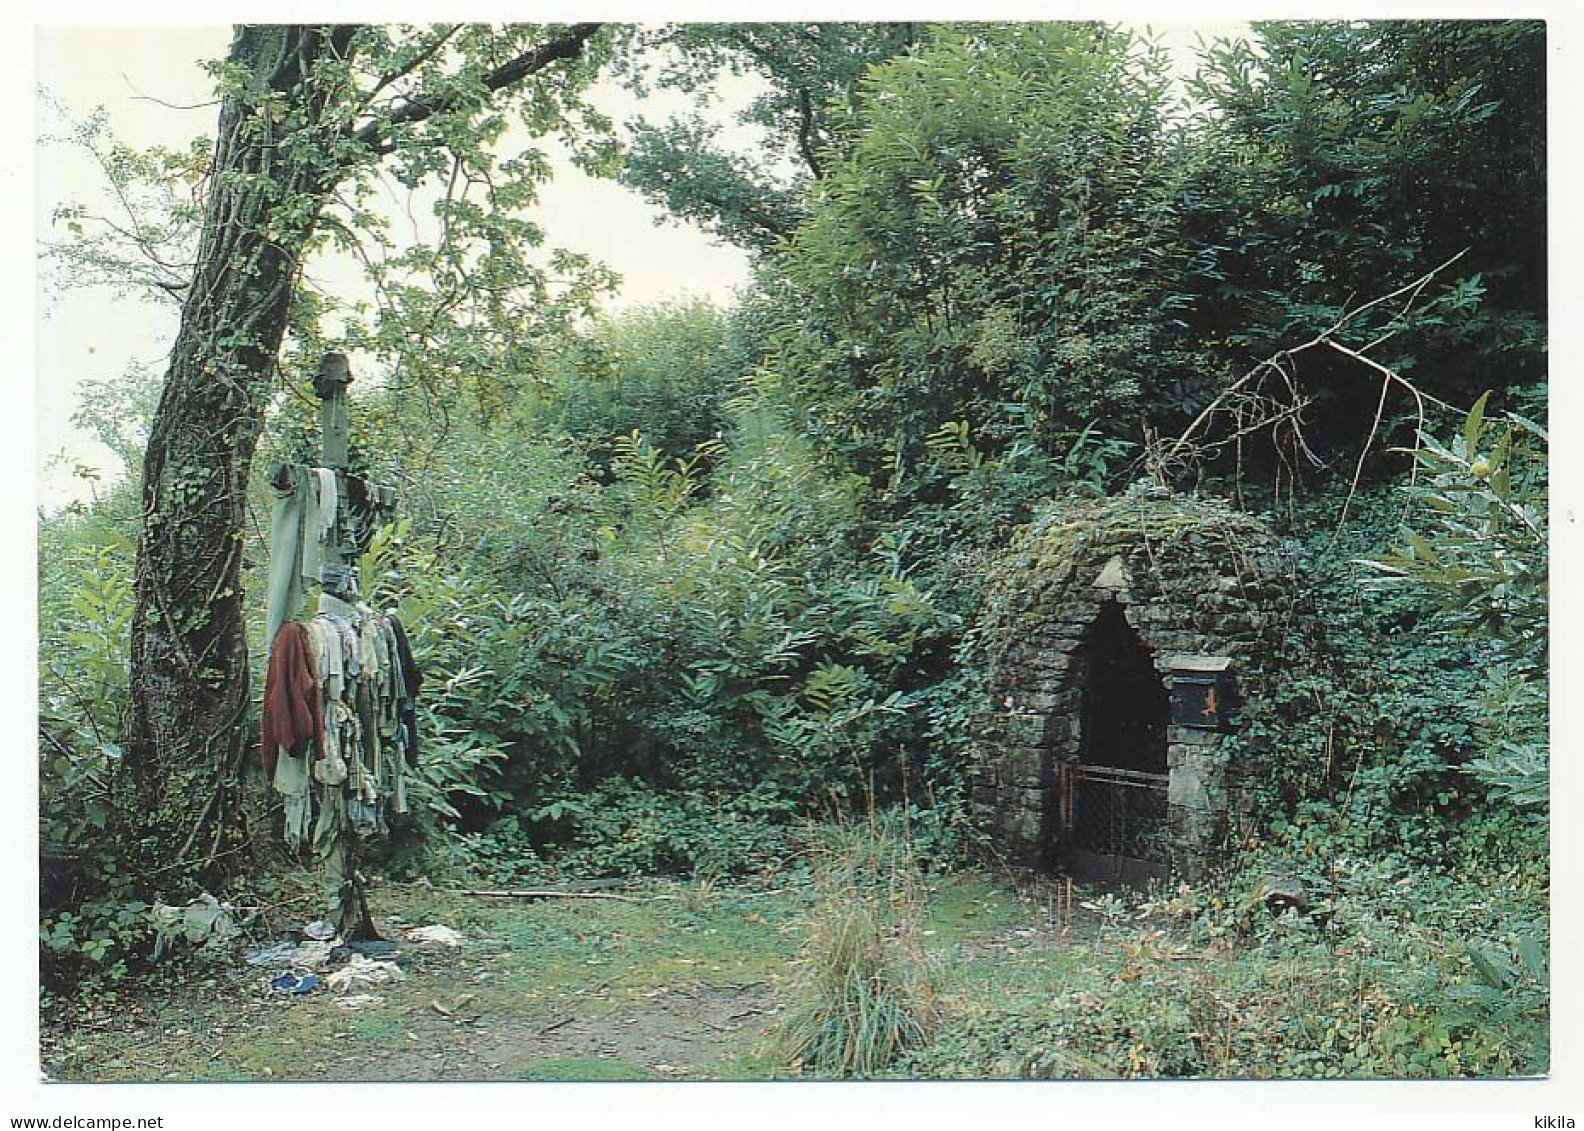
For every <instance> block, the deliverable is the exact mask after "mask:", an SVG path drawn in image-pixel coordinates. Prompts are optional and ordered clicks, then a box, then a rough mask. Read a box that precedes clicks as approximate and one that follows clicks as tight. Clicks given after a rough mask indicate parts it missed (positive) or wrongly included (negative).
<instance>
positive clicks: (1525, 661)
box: [1364, 393, 1550, 814]
mask: <svg viewBox="0 0 1584 1131" xmlns="http://www.w3.org/2000/svg"><path fill="white" fill-rule="evenodd" d="M1488 398H1489V394H1488V393H1487V394H1486V395H1485V396H1482V397H1480V399H1479V400H1478V401H1477V402H1476V403H1475V405H1474V407H1473V409H1471V410H1470V412H1469V414H1468V417H1467V419H1466V420H1465V421H1464V423H1463V428H1462V431H1461V433H1460V434H1459V435H1458V436H1456V437H1454V438H1453V439H1452V441H1451V443H1449V444H1443V443H1441V442H1440V441H1438V440H1437V439H1436V438H1435V437H1434V436H1431V435H1428V434H1424V433H1421V434H1420V436H1419V447H1418V448H1417V449H1416V450H1415V453H1414V455H1415V459H1416V461H1417V463H1418V466H1419V471H1420V472H1421V474H1422V476H1423V477H1422V478H1421V479H1418V480H1417V481H1416V482H1415V483H1413V484H1412V485H1411V486H1410V487H1409V488H1407V494H1408V497H1409V498H1410V499H1411V500H1412V502H1413V504H1414V506H1415V511H1414V515H1413V521H1412V524H1411V526H1410V527H1408V528H1405V530H1404V544H1403V545H1402V546H1401V547H1399V548H1396V549H1394V550H1393V551H1392V552H1390V553H1389V554H1387V555H1385V556H1381V557H1376V558H1372V559H1367V560H1366V561H1365V563H1364V564H1366V565H1368V566H1370V567H1372V568H1374V569H1375V570H1376V571H1378V573H1379V574H1380V575H1381V578H1380V581H1381V583H1386V584H1398V585H1409V586H1413V587H1416V588H1418V589H1421V590H1423V591H1425V592H1427V593H1429V594H1431V595H1433V596H1434V597H1436V598H1438V599H1439V600H1440V601H1441V603H1442V619H1443V621H1445V622H1447V623H1449V624H1450V625H1451V626H1452V627H1453V628H1454V629H1455V630H1456V631H1458V632H1459V633H1461V634H1463V635H1464V636H1466V637H1469V638H1471V639H1473V640H1475V641H1477V642H1479V643H1478V651H1479V653H1480V656H1479V659H1480V668H1481V670H1483V671H1484V672H1485V673H1486V685H1485V688H1484V691H1485V694H1484V696H1483V698H1482V701H1481V702H1480V707H1479V710H1478V712H1477V715H1476V717H1475V726H1476V730H1477V736H1478V738H1479V741H1480V743H1481V746H1482V752H1481V755H1480V757H1478V758H1476V759H1474V760H1472V761H1471V762H1470V763H1469V765H1468V767H1467V768H1468V772H1469V773H1471V774H1473V775H1474V776H1475V777H1476V778H1478V779H1479V780H1480V781H1482V782H1484V783H1485V784H1486V785H1487V786H1488V787H1489V788H1490V789H1491V790H1492V792H1493V793H1494V794H1495V795H1496V796H1498V797H1502V798H1505V799H1506V800H1508V801H1509V802H1511V803H1512V804H1514V805H1516V806H1518V807H1519V808H1521V809H1525V810H1529V811H1532V812H1539V813H1542V814H1543V813H1544V812H1545V810H1546V808H1547V804H1548V801H1549V797H1550V791H1549V772H1548V765H1547V763H1548V758H1547V720H1548V712H1547V709H1546V672H1547V663H1546V659H1547V654H1548V651H1549V647H1548V645H1549V636H1548V632H1547V616H1548V613H1549V602H1548V587H1547V564H1548V561H1549V555H1548V553H1547V541H1546V481H1545V444H1546V439H1547V438H1546V434H1545V431H1544V430H1543V429H1542V428H1541V427H1540V426H1539V425H1538V424H1536V423H1534V422H1533V421H1531V420H1529V419H1528V418H1526V417H1524V416H1520V415H1518V414H1516V413H1513V414H1509V415H1508V416H1507V418H1506V420H1505V421H1504V422H1502V423H1501V424H1500V425H1497V424H1495V423H1494V422H1492V421H1490V420H1488V419H1486V417H1485V406H1486V402H1487V400H1488ZM1413 527H1417V528H1418V529H1414V528H1413Z"/></svg>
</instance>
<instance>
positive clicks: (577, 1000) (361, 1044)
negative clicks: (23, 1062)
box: [42, 877, 1093, 1081]
mask: <svg viewBox="0 0 1584 1131" xmlns="http://www.w3.org/2000/svg"><path fill="white" fill-rule="evenodd" d="M374 903H375V907H374V910H375V916H376V921H377V922H378V923H379V924H380V926H381V928H382V930H384V931H385V933H386V934H387V935H388V936H389V937H391V938H392V939H397V940H400V939H401V938H402V936H403V932H404V931H405V930H406V929H408V928H410V927H412V926H417V925H422V924H430V923H440V924H444V925H448V926H451V927H453V928H455V929H457V930H459V931H460V932H461V934H462V936H463V938H464V939H465V942H464V945H463V946H461V947H460V948H450V947H446V946H443V945H437V944H429V945H419V944H414V943H410V942H403V943H402V953H403V957H404V960H405V963H406V972H407V977H406V979H405V980H403V981H400V982H393V983H388V984H385V985H381V986H377V987H367V988H364V989H363V990H362V991H361V992H364V993H369V994H372V995H373V996H374V998H375V999H376V1000H373V1001H369V1002H366V1003H365V1004H364V1005H363V1006H362V1007H361V1008H356V1009H351V1008H347V1006H346V1004H345V1003H344V1000H343V999H344V997H345V996H346V995H345V994H337V993H333V992H328V991H325V990H321V991H319V992H315V993H312V994H308V995H304V996H300V997H291V996H283V995H280V994H277V993H271V992H270V991H269V990H268V987H267V983H268V979H269V976H270V975H271V973H273V972H274V971H273V970H267V969H260V968H257V967H249V966H247V965H245V964H244V963H242V962H241V961H240V958H239V957H238V956H232V957H230V958H228V959H227V960H226V961H225V962H222V963H209V964H201V963H193V962H189V963H187V964H186V965H185V966H184V967H183V966H178V967H170V968H168V969H167V970H166V971H165V972H164V975H163V979H162V981H163V985H161V983H160V980H156V981H155V982H153V983H150V982H143V983H139V984H137V985H136V986H135V989H129V992H127V993H126V994H125V995H124V996H123V997H122V998H120V999H118V1000H115V1001H110V1002H105V1003H103V1004H100V1005H97V1006H95V1005H88V1006H81V1005H79V1006H77V1007H74V1009H73V1010H72V1012H71V1014H70V1016H62V1017H49V1016H46V1017H44V1018H43V1022H44V1026H43V1028H44V1032H43V1039H42V1066H43V1071H44V1072H45V1073H46V1074H47V1075H48V1076H50V1077H51V1078H54V1079H60V1080H335V1081H383V1080H416V1081H440V1080H446V1081H464V1080H634V1079H650V1080H653V1079H766V1078H773V1077H776V1076H779V1075H781V1074H782V1073H783V1072H784V1069H783V1068H782V1067H781V1066H780V1064H779V1063H778V1062H777V1060H776V1059H775V1057H774V1056H773V1055H772V1054H771V1052H770V1050H769V1048H768V1043H767V1041H766V1036H767V1033H768V1032H769V1031H770V1030H771V1029H772V1027H773V1024H774V1021H775V1017H776V1010H777V1008H778V1006H777V1002H778V999H779V998H780V997H782V996H784V995H783V994H781V993H780V992H779V990H780V989H781V987H782V984H783V982H784V980H785V979H787V978H789V977H791V976H793V975H792V965H791V964H792V962H793V961H794V959H795V956H796V954H797V950H798V947H799V946H800V945H801V943H802V941H803V938H804V923H805V915H806V913H807V910H808V906H809V895H808V893H807V892H806V891H801V890H796V889H777V890H775V891H763V892H754V891H731V890H711V889H707V888H702V889H701V888H698V887H690V886H688V885H685V884H672V885H669V886H661V887H656V888H653V889H648V890H647V892H646V894H643V895H641V896H640V898H639V899H637V900H636V901H632V902H628V901H622V900H597V901H596V900H559V901H558V900H545V901H520V900H490V899H479V898H473V897H462V896H456V895H448V894H446V893H443V892H437V891H434V890H432V889H431V890H424V889H417V888H405V889H398V888H387V889H384V890H381V891H378V892H376V895H375V900H374ZM1056 908H1057V904H1056V903H1055V901H1054V900H1053V899H1052V898H1051V897H1050V895H1049V893H1046V892H1043V891H1034V890H1031V891H1027V892H1014V891H1010V890H1009V889H1007V888H1006V887H1005V886H1002V885H1000V884H997V883H994V882H991V881H989V880H987V879H983V878H979V879H964V878H960V877H954V878H950V879H943V880H942V881H940V882H939V883H938V884H937V885H936V886H935V887H934V888H932V893H931V901H930V922H929V923H928V924H927V926H928V929H927V930H926V931H925V934H926V936H928V937H927V938H926V940H925V941H926V943H927V945H928V946H929V948H930V949H931V950H932V951H935V952H937V953H938V954H939V955H940V956H941V957H942V958H944V959H946V960H947V961H955V962H959V963H961V962H976V961H977V962H986V961H988V962H989V963H991V964H992V965H994V964H995V963H996V962H1005V961H1011V960H1015V958H1016V957H1017V956H1020V955H1031V954H1034V953H1038V952H1042V951H1046V950H1051V949H1054V948H1059V947H1061V946H1063V945H1065V944H1066V943H1068V942H1070V941H1073V940H1074V939H1075V938H1077V937H1081V936H1083V935H1085V934H1088V933H1089V932H1090V930H1092V927H1093V924H1092V923H1091V922H1089V921H1088V920H1087V917H1086V916H1084V915H1082V914H1080V915H1079V916H1077V917H1076V920H1075V919H1074V918H1073V917H1071V916H1066V917H1063V916H1060V915H1059V914H1058V913H1057V911H1056V910H1055V909H1056ZM256 941H262V940H256Z"/></svg>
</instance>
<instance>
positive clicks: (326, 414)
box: [314, 353, 379, 941]
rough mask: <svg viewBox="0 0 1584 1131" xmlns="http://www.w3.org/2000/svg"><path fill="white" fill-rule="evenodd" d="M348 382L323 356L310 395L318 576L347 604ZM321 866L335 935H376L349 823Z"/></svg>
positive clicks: (340, 363) (353, 579)
mask: <svg viewBox="0 0 1584 1131" xmlns="http://www.w3.org/2000/svg"><path fill="white" fill-rule="evenodd" d="M351 383H352V367H351V366H350V365H349V364H348V363H347V357H346V354H344V353H327V354H325V355H324V357H323V358H322V359H321V360H320V362H319V372H318V374H317V375H315V377H314V392H315V393H317V394H318V396H319V442H320V451H321V457H320V458H321V462H320V466H321V467H325V468H328V469H329V470H331V471H333V472H335V477H336V495H337V497H338V499H339V505H338V507H337V514H336V524H335V529H334V530H332V531H331V532H330V538H329V540H328V541H327V542H326V543H325V547H324V556H323V565H322V567H321V569H320V574H319V577H320V585H321V587H322V588H323V589H324V591H325V592H327V593H329V594H330V595H331V596H333V597H340V598H343V599H345V600H348V601H353V600H356V599H357V593H358V577H357V563H356V559H355V557H354V555H355V554H356V547H355V546H352V545H351V544H350V542H351V539H350V537H349V536H346V537H344V536H343V531H348V530H350V528H351V524H350V522H349V521H348V513H347V508H348V507H349V506H350V494H349V491H348V483H347V453H348V448H349V447H350V444H351V435H352V420H351V414H350V412H349V410H348V408H347V386H348V385H350V384H351ZM325 863H326V875H325V879H326V885H327V887H328V888H330V889H331V891H330V893H329V894H330V911H331V914H332V916H333V918H334V920H335V926H336V933H337V934H339V935H340V936H342V937H343V938H345V939H347V940H348V941H351V940H354V939H375V938H378V937H379V933H378V932H377V931H376V930H375V929H374V921H373V919H372V917H371V916H370V915H369V908H368V896H367V894H366V893H365V891H364V887H363V877H362V876H361V875H359V874H358V867H357V866H358V838H357V833H356V832H355V831H354V830H353V828H352V825H351V822H350V820H348V821H347V822H346V824H344V825H343V827H342V829H341V831H340V835H339V836H338V837H337V838H336V843H335V844H334V846H333V847H332V848H331V849H330V851H329V856H328V858H327V860H326V862H325Z"/></svg>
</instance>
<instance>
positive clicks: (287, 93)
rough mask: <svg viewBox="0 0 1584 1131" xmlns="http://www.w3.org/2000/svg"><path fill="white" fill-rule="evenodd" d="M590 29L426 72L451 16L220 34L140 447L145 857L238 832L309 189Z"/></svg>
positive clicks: (219, 851) (471, 108)
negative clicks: (373, 57)
mask: <svg viewBox="0 0 1584 1131" xmlns="http://www.w3.org/2000/svg"><path fill="white" fill-rule="evenodd" d="M599 26H600V25H598V24H575V25H571V26H570V27H568V28H565V29H563V30H559V31H554V30H550V29H539V28H516V29H510V28H509V29H504V30H498V29H484V28H477V29H474V34H473V36H472V38H471V39H469V37H468V36H467V35H463V36H461V37H459V38H461V39H463V40H467V41H468V44H469V46H468V48H467V49H466V50H463V49H461V48H457V49H456V53H457V54H458V55H459V56H461V58H460V62H459V63H458V64H457V66H456V67H455V68H454V70H453V71H451V72H444V73H442V72H440V71H438V70H436V69H435V68H437V67H438V66H439V63H438V60H439V59H440V58H441V57H442V55H441V53H442V49H444V48H446V47H447V46H448V42H449V41H451V40H452V36H453V33H454V32H455V31H456V30H457V29H454V28H452V29H439V30H438V31H435V30H430V31H428V32H426V33H425V34H427V35H428V36H429V37H430V38H429V39H428V40H422V39H420V41H419V42H418V43H417V45H415V46H412V47H410V48H408V49H407V50H406V52H405V54H403V53H402V52H401V51H397V50H393V49H392V48H391V45H390V42H389V36H388V35H386V34H385V32H384V31H383V29H360V28H357V27H353V26H350V25H249V26H242V27H239V28H238V29H237V31H236V33H235V35H234V37H233V39H232V43H231V49H230V52H229V55H228V57H227V59H226V61H225V63H224V64H223V65H222V67H221V69H220V71H219V74H220V77H221V83H222V92H223V94H222V103H221V111H220V121H219V128H218V132H217V136H216V142H215V146H214V151H213V158H212V163H211V167H210V170H209V178H208V186H207V199H206V204H205V215H204V220H203V231H202V235H201V239H200V243H199V249H198V255H197V261H196V266H195V269H194V273H193V279H192V283H191V285H190V287H189V288H188V290H187V292H186V295H185V301H184V304H183V307H182V314H181V326H180V330H179V331H178V334H177V338H176V343H175V346H174V347H173V349H172V351H171V356H170V365H169V368H168V370H167V373H166V377H165V385H164V391H163V393H162V395H161V398H160V402H159V407H158V409H157V410H156V413H155V417H154V421H153V425H152V428H151V431H150V436H149V442H148V447H147V450H146V452H145V454H144V460H143V487H142V527H141V532H140V537H139V541H138V551H137V566H136V574H135V581H134V588H135V595H136V611H135V615H134V619H133V624H132V640H131V663H132V670H131V679H130V687H129V690H130V699H131V718H130V726H129V734H128V741H127V744H126V745H127V760H128V765H129V769H130V770H131V774H132V778H133V781H134V782H135V783H136V787H137V790H138V794H139V798H140V801H141V807H142V814H141V827H140V829H139V830H138V835H139V839H140V840H141V842H142V843H143V845H144V846H145V849H146V851H147V854H148V856H149V857H150V858H151V861H152V860H153V859H158V861H159V866H160V867H161V868H164V869H172V870H174V869H175V868H178V867H181V866H188V865H201V866H202V870H203V871H213V868H212V866H213V865H215V864H216V862H217V861H223V860H224V859H225V857H227V856H228V855H229V854H230V842H232V841H234V840H235V839H236V838H237V837H238V835H239V834H240V833H241V831H242V830H241V829H240V828H239V827H238V822H237V820H236V813H235V806H236V801H237V798H238V796H239V788H238V786H239V783H240V778H241V769H242V764H243V753H244V742H245V739H246V732H245V726H244V722H245V719H246V712H247V706H248V691H249V687H248V682H249V681H248V664H247V641H246V631H245V621H244V618H243V593H242V586H241V564H242V563H241V555H242V531H243V520H244V509H245V505H246V498H247V482H248V473H249V469H250V466H251V463H252V459H253V453H254V451H255V449H256V447H257V445H258V440H259V435H260V433H261V432H262V430H263V427H264V421H265V413H266V409H267V407H268V404H269V400H270V396H271V394H272V392H273V389H274V379H275V369H276V364H277V357H278V354H279V351H280V347H281V343H282V339H283V336H284V335H285V332H286V328H287V322H288V317H289V315H290V312H291V309H292V299H293V291H294V288H295V286H296V284H297V281H298V276H299V267H300V266H301V260H302V257H303V255H304V253H305V251H306V249H307V248H308V246H309V242H310V240H311V239H312V237H313V233H314V229H315V226H316V225H317V224H318V223H319V222H320V220H321V217H322V212H323V209H324V207H325V203H326V200H327V199H328V197H329V195H330V193H331V192H332V191H333V190H334V189H335V188H336V187H337V186H338V185H339V184H340V183H341V182H342V181H344V180H345V179H347V178H348V177H349V176H351V175H352V174H353V173H354V172H355V171H356V170H357V169H358V168H359V167H360V166H364V165H369V164H372V163H374V162H377V161H379V160H380V159H382V158H383V157H385V156H386V155H388V154H392V153H397V152H399V151H402V150H403V149H404V148H411V149H414V150H417V149H425V150H431V151H432V150H433V149H435V148H437V147H439V146H447V145H454V144H455V142H456V140H457V138H458V137H459V136H460V133H461V131H462V130H464V129H465V128H466V123H467V122H468V121H470V120H471V118H470V116H471V115H477V114H479V113H481V107H485V108H487V106H488V103H489V99H490V98H491V97H492V96H494V95H495V94H496V93H497V92H500V91H503V90H505V89H507V88H510V87H513V86H516V85H518V84H520V83H523V82H524V80H526V79H528V78H529V77H530V76H532V75H535V74H537V73H539V72H541V71H543V70H544V69H546V68H547V67H550V66H551V65H552V64H554V63H556V62H558V61H560V60H566V59H571V58H575V57H577V56H579V55H580V54H581V53H582V52H583V50H584V46H585V44H586V43H587V41H588V40H589V38H590V37H591V36H592V35H593V33H594V32H595V30H596V29H597V28H598V27H599ZM364 31H368V32H370V33H371V34H370V36H369V41H370V42H371V43H375V44H379V45H381V46H380V50H381V51H382V52H383V55H382V58H381V59H380V60H379V62H377V63H376V64H375V66H374V68H373V71H372V74H371V75H365V76H362V77H363V78H364V79H365V80H366V83H371V84H372V85H371V86H369V85H365V86H364V87H363V88H360V87H359V84H358V78H359V76H357V75H356V73H355V72H354V69H353V67H352V65H351V64H352V56H353V53H354V51H355V50H357V49H358V48H359V45H360V43H362V42H363V35H362V33H363V32H364ZM451 45H452V46H454V44H451ZM502 59H504V61H502ZM404 84H405V85H406V86H407V87H409V88H410V91H409V93H407V94H406V95H405V96H402V95H396V96H394V97H393V96H392V92H393V91H396V90H399V89H401V88H402V86H403V85H404ZM415 84H416V85H415ZM380 95H383V96H384V97H383V99H382V100H380V101H378V102H377V103H376V96H380ZM431 120H433V121H431ZM425 123H430V124H435V123H438V126H437V128H436V131H435V132H434V133H433V134H428V135H426V134H425V133H424V127H425ZM477 136H483V135H482V134H481V133H480V134H478V135H477ZM151 861H145V863H149V862H151Z"/></svg>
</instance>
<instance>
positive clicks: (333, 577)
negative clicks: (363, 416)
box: [314, 353, 358, 601]
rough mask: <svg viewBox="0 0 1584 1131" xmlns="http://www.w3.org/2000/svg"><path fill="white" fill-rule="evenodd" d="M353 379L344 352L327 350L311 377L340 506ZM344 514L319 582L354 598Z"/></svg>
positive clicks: (324, 454) (326, 463) (324, 462)
mask: <svg viewBox="0 0 1584 1131" xmlns="http://www.w3.org/2000/svg"><path fill="white" fill-rule="evenodd" d="M351 383H352V367H351V366H350V365H349V364H348V363H347V357H346V354H344V353H327V354H325V355H324V358H323V359H322V360H321V361H320V362H319V372H318V374H317V375H316V376H315V377H314V392H315V393H317V394H318V395H319V443H320V452H321V455H320V461H321V462H320V465H319V466H321V467H326V468H329V469H330V470H332V471H334V472H335V477H336V494H337V496H338V497H339V498H340V500H341V503H340V505H341V507H342V508H344V507H346V506H347V449H348V448H349V446H350V444H351V435H352V420H351V413H350V412H349V410H348V408H347V386H348V385H350V384H351ZM346 527H347V522H346V518H345V516H344V514H339V515H338V516H337V519H336V529H335V530H333V531H331V534H330V540H329V541H328V542H327V543H326V544H325V547H324V557H323V559H322V560H323V566H322V568H321V570H320V575H319V582H320V584H321V586H323V588H324V590H325V591H326V592H328V593H329V594H331V595H332V596H335V597H342V598H345V599H346V600H349V601H350V600H354V599H355V598H356V595H357V592H358V585H357V581H358V579H357V574H356V568H355V565H354V564H353V563H351V562H350V561H349V558H350V553H349V548H348V547H347V545H346V544H345V541H344V540H343V538H342V535H341V532H342V530H344V529H346Z"/></svg>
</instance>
